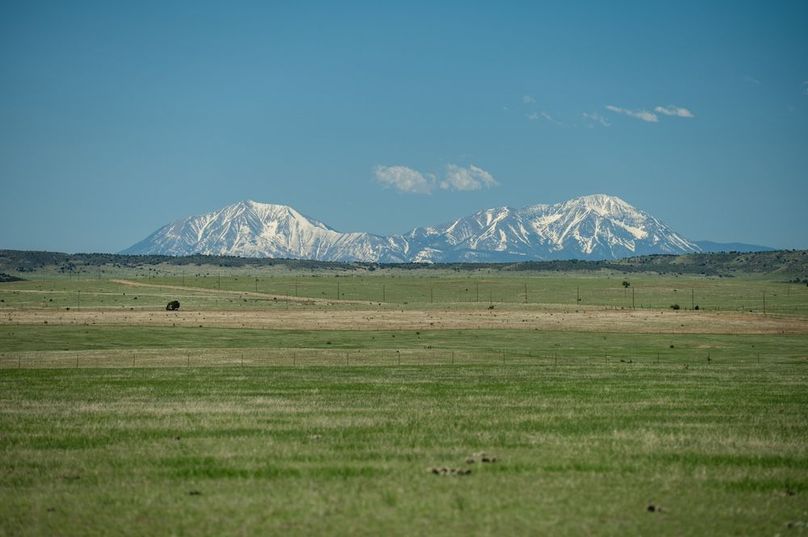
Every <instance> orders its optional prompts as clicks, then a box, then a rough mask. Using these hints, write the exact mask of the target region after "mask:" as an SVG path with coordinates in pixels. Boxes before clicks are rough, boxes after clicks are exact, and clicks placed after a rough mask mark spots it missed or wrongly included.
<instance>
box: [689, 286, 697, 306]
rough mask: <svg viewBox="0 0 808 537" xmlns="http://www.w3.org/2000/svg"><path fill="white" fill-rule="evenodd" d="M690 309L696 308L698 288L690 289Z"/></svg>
mask: <svg viewBox="0 0 808 537" xmlns="http://www.w3.org/2000/svg"><path fill="white" fill-rule="evenodd" d="M690 309H691V310H694V309H696V290H695V289H692V288H691V289H690Z"/></svg>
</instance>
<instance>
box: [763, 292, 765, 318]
mask: <svg viewBox="0 0 808 537" xmlns="http://www.w3.org/2000/svg"><path fill="white" fill-rule="evenodd" d="M763 315H766V291H763Z"/></svg>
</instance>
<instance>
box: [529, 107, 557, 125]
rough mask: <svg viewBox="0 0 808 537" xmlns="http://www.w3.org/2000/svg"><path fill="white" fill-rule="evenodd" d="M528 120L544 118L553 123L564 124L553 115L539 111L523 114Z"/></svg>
mask: <svg viewBox="0 0 808 537" xmlns="http://www.w3.org/2000/svg"><path fill="white" fill-rule="evenodd" d="M525 117H526V118H527V119H528V120H530V121H537V120H539V119H545V120H547V121H549V122H550V123H555V124H556V125H558V126H560V127H563V126H564V124H563V123H561V122H560V121H558V120H557V119H555V118H554V117H553V116H551V115H550V114H548V113H547V112H544V111H540V112H531V113H529V114H527V115H526V116H525Z"/></svg>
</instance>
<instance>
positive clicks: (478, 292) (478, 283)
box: [477, 282, 480, 302]
mask: <svg viewBox="0 0 808 537" xmlns="http://www.w3.org/2000/svg"><path fill="white" fill-rule="evenodd" d="M479 301H480V282H477V302H479Z"/></svg>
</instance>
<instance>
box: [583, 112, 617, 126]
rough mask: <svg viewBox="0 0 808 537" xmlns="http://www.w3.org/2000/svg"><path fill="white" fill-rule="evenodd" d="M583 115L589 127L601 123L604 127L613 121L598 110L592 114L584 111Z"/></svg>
mask: <svg viewBox="0 0 808 537" xmlns="http://www.w3.org/2000/svg"><path fill="white" fill-rule="evenodd" d="M581 117H582V118H584V119H585V120H586V122H587V126H588V127H594V126H595V125H601V126H603V127H610V126H611V123H609V121H608V120H607V119H606V118H605V117H603V116H602V115H600V114H598V113H597V112H592V113H591V114H588V113H586V112H584V113H582V114H581Z"/></svg>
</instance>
